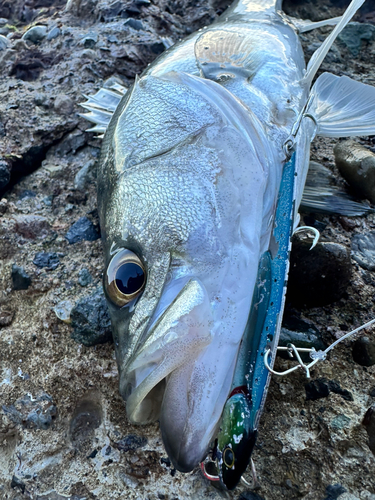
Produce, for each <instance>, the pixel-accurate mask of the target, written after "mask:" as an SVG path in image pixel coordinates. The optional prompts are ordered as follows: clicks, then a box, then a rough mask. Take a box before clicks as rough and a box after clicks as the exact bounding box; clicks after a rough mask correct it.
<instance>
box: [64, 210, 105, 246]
mask: <svg viewBox="0 0 375 500" xmlns="http://www.w3.org/2000/svg"><path fill="white" fill-rule="evenodd" d="M65 238H66V239H67V240H68V241H69V243H70V245H73V244H74V243H77V242H78V241H83V240H86V241H95V240H97V239H98V238H100V234H99V231H98V230H97V228H96V227H95V226H94V224H93V223H92V222H91V220H90V219H88V218H87V217H80V218H79V219H78V220H77V222H75V223H74V224H73V225H72V226H71V227H70V229H69V231H68V232H67V233H66V235H65Z"/></svg>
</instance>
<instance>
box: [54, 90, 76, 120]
mask: <svg viewBox="0 0 375 500" xmlns="http://www.w3.org/2000/svg"><path fill="white" fill-rule="evenodd" d="M53 107H54V108H55V110H56V111H57V112H58V113H59V114H60V115H70V114H71V113H72V112H73V109H74V103H73V101H72V100H71V98H70V97H68V96H67V95H63V94H60V95H58V96H57V97H56V99H55V103H54V106H53Z"/></svg>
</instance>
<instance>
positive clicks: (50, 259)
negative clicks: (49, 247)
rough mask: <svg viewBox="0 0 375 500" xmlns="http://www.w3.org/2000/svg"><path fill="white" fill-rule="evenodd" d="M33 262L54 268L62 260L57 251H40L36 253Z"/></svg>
mask: <svg viewBox="0 0 375 500" xmlns="http://www.w3.org/2000/svg"><path fill="white" fill-rule="evenodd" d="M33 263H34V264H35V265H36V266H38V267H41V268H43V267H46V268H47V269H48V270H53V269H56V267H57V266H58V265H59V264H60V260H59V258H58V256H57V253H56V252H38V253H37V254H35V257H34V260H33Z"/></svg>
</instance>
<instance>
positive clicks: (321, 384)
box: [305, 378, 329, 401]
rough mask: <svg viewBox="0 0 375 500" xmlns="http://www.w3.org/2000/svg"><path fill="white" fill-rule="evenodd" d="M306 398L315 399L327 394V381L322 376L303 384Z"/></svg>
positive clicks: (324, 396)
mask: <svg viewBox="0 0 375 500" xmlns="http://www.w3.org/2000/svg"><path fill="white" fill-rule="evenodd" d="M305 391H306V400H307V401H309V400H311V401H316V400H317V399H321V398H326V397H328V395H329V387H328V382H327V380H326V379H324V378H318V379H316V380H312V381H311V382H308V383H307V384H305Z"/></svg>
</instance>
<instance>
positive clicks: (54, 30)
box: [47, 26, 61, 40]
mask: <svg viewBox="0 0 375 500" xmlns="http://www.w3.org/2000/svg"><path fill="white" fill-rule="evenodd" d="M60 35H61V30H60V28H58V27H57V26H55V27H54V28H52V29H51V30H50V31H49V32H48V35H47V40H53V39H54V38H57V37H58V36H60Z"/></svg>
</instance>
